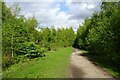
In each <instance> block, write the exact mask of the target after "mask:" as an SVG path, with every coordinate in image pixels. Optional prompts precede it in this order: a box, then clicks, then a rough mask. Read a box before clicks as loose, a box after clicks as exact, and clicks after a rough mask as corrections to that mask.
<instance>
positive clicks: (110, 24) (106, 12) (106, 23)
mask: <svg viewBox="0 0 120 80" xmlns="http://www.w3.org/2000/svg"><path fill="white" fill-rule="evenodd" d="M119 32H120V2H109V3H108V2H103V3H102V5H101V11H100V12H98V13H94V14H93V15H92V17H91V18H90V19H87V18H86V20H85V22H84V24H83V26H80V27H79V29H78V31H77V37H76V43H77V44H78V45H79V48H81V49H87V50H89V51H90V52H91V53H92V54H96V55H99V56H105V57H106V58H109V59H110V61H111V63H114V66H116V68H117V69H118V70H119V68H118V66H120V49H119V47H120V45H119V39H120V33H119Z"/></svg>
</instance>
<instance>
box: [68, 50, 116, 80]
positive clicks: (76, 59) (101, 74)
mask: <svg viewBox="0 0 120 80" xmlns="http://www.w3.org/2000/svg"><path fill="white" fill-rule="evenodd" d="M81 54H82V51H80V50H78V49H74V51H73V53H72V55H71V61H70V78H109V79H110V80H115V79H113V77H112V76H110V75H109V74H107V73H106V72H105V71H104V70H102V69H101V68H99V67H98V66H96V65H94V64H93V63H92V62H91V61H89V60H88V59H87V58H85V57H84V56H82V55H81Z"/></svg>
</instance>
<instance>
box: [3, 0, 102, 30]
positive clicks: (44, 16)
mask: <svg viewBox="0 0 120 80" xmlns="http://www.w3.org/2000/svg"><path fill="white" fill-rule="evenodd" d="M5 1H6V0H5ZM6 2H7V1H6ZM13 3H18V4H19V6H20V8H21V12H20V14H22V15H24V16H25V17H26V18H29V17H32V16H34V17H35V18H36V19H37V20H38V22H39V25H38V27H41V26H42V27H50V28H51V27H52V26H54V27H55V28H56V29H57V28H62V27H64V28H66V27H67V28H69V27H73V30H74V31H75V32H76V31H77V29H78V27H79V25H82V23H83V22H84V19H85V18H86V17H88V18H90V16H92V14H93V13H94V12H99V11H100V5H101V2H92V1H91V2H75V1H73V0H59V1H56V0H49V1H47V0H45V1H43V0H41V1H38V2H36V1H35V0H31V1H30V0H29V1H27V2H12V1H11V2H7V3H6V4H7V6H10V5H12V4H13Z"/></svg>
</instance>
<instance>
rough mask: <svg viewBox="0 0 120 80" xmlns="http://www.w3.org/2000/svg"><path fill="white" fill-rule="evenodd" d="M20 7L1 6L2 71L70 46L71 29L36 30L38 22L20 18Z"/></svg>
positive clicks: (22, 16)
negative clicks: (24, 60)
mask: <svg viewBox="0 0 120 80" xmlns="http://www.w3.org/2000/svg"><path fill="white" fill-rule="evenodd" d="M19 13H20V7H19V6H18V5H13V6H11V7H7V6H6V4H5V3H4V2H3V3H2V47H3V48H2V51H3V53H2V56H3V57H2V58H3V59H2V67H3V68H6V67H8V66H10V65H12V64H14V63H17V62H19V61H20V60H23V59H24V58H29V59H31V58H35V57H42V56H45V54H44V53H45V51H48V50H56V49H57V48H59V47H68V46H72V45H73V43H74V39H75V33H74V31H73V29H72V28H66V29H65V28H62V29H57V30H56V29H55V28H54V27H52V28H48V27H46V28H41V29H40V31H38V30H37V28H38V21H37V20H36V19H35V18H34V17H31V18H25V17H24V15H20V14H19Z"/></svg>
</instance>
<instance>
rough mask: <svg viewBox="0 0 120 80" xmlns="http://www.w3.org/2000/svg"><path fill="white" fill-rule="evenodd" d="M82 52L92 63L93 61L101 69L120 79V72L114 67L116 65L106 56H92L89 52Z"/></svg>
mask: <svg viewBox="0 0 120 80" xmlns="http://www.w3.org/2000/svg"><path fill="white" fill-rule="evenodd" d="M82 52H83V53H84V55H85V56H86V57H87V58H88V59H89V60H90V61H92V62H93V63H94V64H95V65H98V66H100V67H101V68H103V69H104V70H105V71H106V72H107V73H108V74H110V75H111V76H113V77H115V78H120V72H119V71H118V70H117V68H116V67H115V66H114V63H112V62H111V61H110V59H108V58H107V57H105V56H98V55H93V54H90V53H89V52H88V51H84V50H82Z"/></svg>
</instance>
